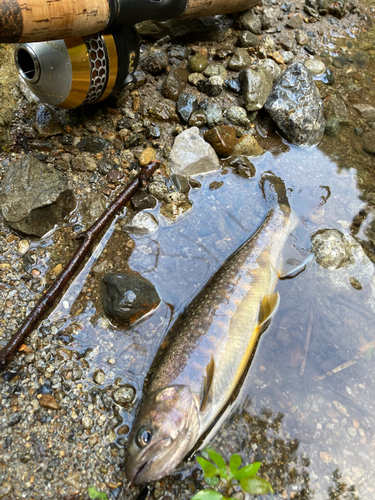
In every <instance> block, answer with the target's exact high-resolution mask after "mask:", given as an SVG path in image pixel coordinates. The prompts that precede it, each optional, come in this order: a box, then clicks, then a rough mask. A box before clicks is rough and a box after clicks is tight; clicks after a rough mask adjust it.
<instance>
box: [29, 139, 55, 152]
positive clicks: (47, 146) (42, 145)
mask: <svg viewBox="0 0 375 500" xmlns="http://www.w3.org/2000/svg"><path fill="white" fill-rule="evenodd" d="M29 148H30V149H32V150H34V151H45V152H46V153H51V152H52V151H53V150H54V147H53V145H52V144H51V143H50V142H47V141H31V142H29Z"/></svg>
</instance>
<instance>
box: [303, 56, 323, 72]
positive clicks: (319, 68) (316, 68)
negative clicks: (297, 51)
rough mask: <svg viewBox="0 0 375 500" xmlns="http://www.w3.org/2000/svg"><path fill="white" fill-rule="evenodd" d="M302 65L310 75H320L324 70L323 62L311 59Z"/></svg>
mask: <svg viewBox="0 0 375 500" xmlns="http://www.w3.org/2000/svg"><path fill="white" fill-rule="evenodd" d="M304 64H305V66H306V68H307V69H308V70H309V71H310V73H311V74H312V75H321V74H322V73H324V72H325V70H326V66H325V64H324V62H323V61H319V59H315V58H313V57H312V58H311V59H307V60H306V61H305V62H304Z"/></svg>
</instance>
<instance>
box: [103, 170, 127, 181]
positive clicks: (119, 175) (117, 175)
mask: <svg viewBox="0 0 375 500" xmlns="http://www.w3.org/2000/svg"><path fill="white" fill-rule="evenodd" d="M123 178H124V172H121V170H117V169H116V168H112V169H111V170H110V171H109V172H108V174H107V180H108V182H111V183H112V182H117V181H120V180H121V179H123Z"/></svg>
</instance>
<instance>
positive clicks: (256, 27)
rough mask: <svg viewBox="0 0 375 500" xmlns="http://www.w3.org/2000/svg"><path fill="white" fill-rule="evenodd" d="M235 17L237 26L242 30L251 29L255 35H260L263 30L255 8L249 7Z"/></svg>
mask: <svg viewBox="0 0 375 500" xmlns="http://www.w3.org/2000/svg"><path fill="white" fill-rule="evenodd" d="M234 19H235V24H236V26H237V27H238V28H239V29H240V30H246V31H251V32H252V33H254V34H255V35H260V33H261V31H262V22H261V20H260V18H259V17H258V16H257V15H256V14H255V12H253V10H251V9H249V10H246V11H244V12H240V13H239V14H236V15H235V17H234Z"/></svg>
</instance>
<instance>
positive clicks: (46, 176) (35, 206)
mask: <svg viewBox="0 0 375 500" xmlns="http://www.w3.org/2000/svg"><path fill="white" fill-rule="evenodd" d="M75 205H76V202H75V198H74V194H73V191H72V190H71V189H70V188H69V185H68V182H67V181H66V179H65V178H64V177H63V176H62V174H60V173H59V172H58V171H57V170H55V169H54V168H53V167H51V166H48V165H46V164H45V163H42V162H40V161H39V160H37V159H36V158H33V157H31V156H24V157H23V158H21V159H20V160H18V161H16V162H14V163H12V164H11V165H10V166H9V167H8V170H7V172H6V173H5V175H4V178H3V182H2V188H1V191H0V206H1V211H2V213H3V216H4V218H5V220H6V221H7V222H8V224H9V225H10V226H11V227H12V228H13V229H15V230H16V231H20V232H22V233H25V234H30V235H33V236H40V237H41V236H44V234H46V233H47V232H48V231H50V230H51V229H53V228H54V227H55V226H56V225H61V224H62V222H63V220H64V217H65V216H66V215H68V214H69V213H70V212H71V211H72V210H73V209H74V208H75Z"/></svg>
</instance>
